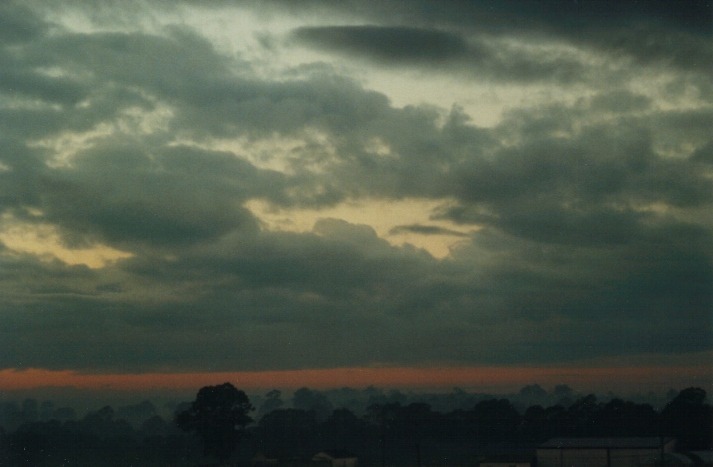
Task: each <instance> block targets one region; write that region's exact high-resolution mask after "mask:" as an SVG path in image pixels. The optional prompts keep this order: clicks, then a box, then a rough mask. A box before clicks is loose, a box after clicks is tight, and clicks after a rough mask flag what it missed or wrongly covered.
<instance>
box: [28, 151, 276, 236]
mask: <svg viewBox="0 0 713 467" xmlns="http://www.w3.org/2000/svg"><path fill="white" fill-rule="evenodd" d="M42 183H43V188H44V190H43V192H44V197H43V201H42V204H41V205H40V207H41V208H42V209H43V211H45V216H46V218H47V219H48V220H51V221H53V222H56V223H58V224H59V225H61V226H66V227H67V228H68V229H70V230H72V229H76V230H78V231H87V233H88V234H92V233H95V234H98V236H99V237H100V238H104V239H106V240H108V241H110V242H112V243H114V242H115V243H119V244H121V243H123V242H131V241H141V242H148V243H150V244H154V245H155V246H159V245H171V244H176V243H178V244H181V243H186V242H188V243H190V242H195V241H197V240H201V239H205V238H212V237H216V236H220V235H221V234H224V233H226V232H228V231H230V230H233V229H236V228H240V229H247V230H254V229H256V228H257V224H256V222H255V219H254V218H253V217H252V215H251V214H250V213H249V212H248V211H247V210H246V209H244V208H243V207H242V206H241V203H242V202H243V201H245V200H246V199H248V198H249V197H254V196H261V195H269V193H268V192H267V191H266V190H268V189H269V187H275V186H277V187H279V186H280V185H281V183H282V179H281V177H279V176H277V175H276V174H270V173H269V172H261V171H259V170H257V169H255V168H254V167H253V166H251V165H250V164H248V163H247V162H245V161H243V160H241V159H239V158H238V157H236V156H234V155H232V154H230V153H220V152H209V151H201V150H196V149H191V148H186V147H174V148H163V149H158V150H156V151H152V152H147V151H146V148H145V147H142V146H138V145H131V144H122V143H119V144H114V145H106V146H102V145H100V146H97V147H95V148H93V149H91V150H88V151H85V152H83V153H81V154H80V155H78V156H77V157H76V158H75V159H74V160H73V163H72V166H71V167H70V168H65V169H52V170H50V171H47V172H46V174H45V176H44V177H43V180H42ZM275 189H276V190H279V188H275Z"/></svg>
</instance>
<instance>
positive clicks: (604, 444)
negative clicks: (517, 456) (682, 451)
mask: <svg viewBox="0 0 713 467" xmlns="http://www.w3.org/2000/svg"><path fill="white" fill-rule="evenodd" d="M663 441H664V443H666V444H668V443H670V442H671V441H672V439H671V438H665V439H664V440H663ZM660 446H661V438H658V437H656V436H650V437H635V438H552V439H550V440H548V441H546V442H544V443H542V444H541V445H540V446H539V447H540V449H562V448H569V449H587V448H594V449H636V448H640V449H653V448H658V447H660Z"/></svg>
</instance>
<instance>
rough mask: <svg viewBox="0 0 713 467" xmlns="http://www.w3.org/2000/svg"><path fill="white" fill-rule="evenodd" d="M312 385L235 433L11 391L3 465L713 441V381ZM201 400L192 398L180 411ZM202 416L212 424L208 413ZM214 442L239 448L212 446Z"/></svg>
mask: <svg viewBox="0 0 713 467" xmlns="http://www.w3.org/2000/svg"><path fill="white" fill-rule="evenodd" d="M301 391H303V392H302V394H301V396H300V397H302V399H300V400H295V399H293V403H292V407H290V408H285V407H284V406H283V404H282V402H281V400H279V392H275V391H273V392H271V393H268V397H267V398H266V399H264V401H263V404H262V406H261V407H260V410H258V411H253V410H251V411H250V413H249V416H248V417H247V418H246V419H245V420H243V421H244V424H243V425H244V426H239V427H233V428H235V430H236V431H234V432H233V431H231V432H230V433H232V434H230V435H229V436H228V435H225V433H223V434H221V433H220V432H219V430H212V431H211V426H208V427H207V428H206V426H203V429H204V431H201V429H198V430H196V429H190V430H189V431H184V430H181V429H180V428H179V425H180V423H178V424H177V423H176V421H177V419H178V418H177V417H176V416H175V415H172V414H171V413H168V414H163V415H162V414H160V413H159V412H160V410H158V409H157V408H156V407H155V406H153V405H152V403H150V402H143V403H141V404H137V405H134V406H130V407H123V408H120V409H118V410H115V409H113V408H112V407H110V406H106V407H103V408H101V409H99V410H96V411H91V412H89V413H87V414H86V415H84V416H82V417H77V416H76V415H75V414H74V413H73V411H72V410H71V409H68V408H54V407H52V406H51V404H48V403H44V404H41V405H38V404H37V403H36V402H34V401H25V402H24V403H22V404H16V403H12V402H6V403H4V404H3V405H2V406H1V409H2V412H0V416H2V418H0V423H2V428H0V466H37V467H44V466H100V465H101V466H168V465H170V466H195V465H219V464H218V463H217V462H218V457H223V461H224V463H223V464H221V465H251V464H253V465H254V463H255V460H256V459H257V458H258V457H260V456H262V457H263V458H268V459H280V460H281V464H280V465H308V464H307V460H309V459H311V458H312V456H314V454H315V453H318V452H320V451H324V450H328V449H339V450H340V451H341V452H351V453H354V455H355V456H357V457H358V459H359V461H358V462H359V465H360V466H371V465H373V466H381V465H390V466H415V465H423V466H426V465H438V466H457V465H464V466H468V465H478V462H479V460H480V459H482V458H483V457H487V456H497V455H502V454H508V455H510V456H517V457H527V456H530V455H532V453H534V450H535V448H536V446H538V445H539V444H541V443H543V442H544V441H546V440H548V439H550V438H553V437H625V436H637V437H639V436H649V437H650V436H659V437H673V438H676V439H677V441H678V449H680V450H688V451H692V450H706V449H711V448H713V442H712V441H713V408H712V407H711V405H710V404H709V403H708V401H707V398H706V392H705V390H703V389H701V388H688V389H685V390H683V391H680V392H679V393H678V394H677V395H676V396H675V397H673V398H672V399H671V400H669V401H668V402H667V403H666V404H665V405H664V406H662V407H661V408H654V407H653V406H652V405H650V404H647V403H638V402H631V401H626V400H623V399H620V398H612V399H610V400H608V401H606V402H601V401H599V400H598V399H597V397H596V396H594V395H586V396H581V397H578V398H576V399H575V400H571V401H567V400H562V401H560V402H559V403H555V404H552V405H541V404H533V405H530V406H527V407H524V408H523V407H516V406H515V405H513V403H511V401H510V400H508V399H506V398H497V397H492V398H484V399H482V400H479V401H477V402H475V403H473V404H472V405H471V406H468V407H465V408H456V409H452V410H447V411H445V410H440V409H437V408H434V407H433V406H432V405H431V404H429V403H427V402H408V401H404V400H390V399H389V398H381V399H378V398H377V399H375V400H373V401H372V402H373V403H371V404H369V405H367V406H366V407H364V408H363V410H357V411H355V410H350V409H349V408H334V407H333V406H332V405H331V404H330V402H329V401H328V400H327V399H326V398H325V397H323V396H322V395H321V394H320V393H318V392H316V391H309V390H301ZM305 391H307V392H305ZM392 399H393V398H392ZM194 404H195V403H194ZM248 406H249V407H250V408H251V409H252V407H251V406H250V405H249V404H248V405H247V406H245V407H248ZM191 407H192V406H191V405H190V404H189V403H186V404H181V405H179V406H177V407H175V408H174V412H175V413H181V411H184V412H185V411H188V410H190V408H191ZM211 410H212V409H211ZM196 416H197V417H198V419H197V420H198V422H197V423H198V424H199V425H200V423H202V422H201V420H200V417H201V416H203V415H200V414H198V415H196ZM253 418H255V419H257V421H252V419H253ZM211 420H216V419H215V418H212V419H211ZM194 421H195V420H194ZM211 423H217V422H211ZM184 425H185V424H184ZM203 425H205V423H204V424H203ZM209 425H210V424H209ZM186 426H187V425H185V426H182V427H183V428H184V429H186ZM192 426H193V428H195V427H196V426H198V425H192ZM205 430H207V431H205ZM229 430H230V429H229ZM206 433H208V434H206ZM211 437H213V441H211V439H210V438H211ZM207 442H208V443H210V442H213V444H214V447H215V446H217V447H218V448H220V447H221V446H223V448H224V447H225V445H229V446H228V450H227V451H222V453H223V455H222V456H216V452H221V451H220V450H217V451H216V450H212V451H210V455H204V448H205V446H206V443H207ZM232 446H235V449H234V450H233V449H232ZM290 459H291V460H290ZM273 465H274V464H273Z"/></svg>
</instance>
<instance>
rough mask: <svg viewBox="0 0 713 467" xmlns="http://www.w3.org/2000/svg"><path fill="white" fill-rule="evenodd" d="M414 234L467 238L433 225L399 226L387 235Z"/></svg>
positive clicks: (455, 231)
mask: <svg viewBox="0 0 713 467" xmlns="http://www.w3.org/2000/svg"><path fill="white" fill-rule="evenodd" d="M401 233H415V234H420V235H453V236H456V237H467V236H468V234H466V233H463V232H459V231H457V230H452V229H446V228H443V227H438V226H435V225H423V224H410V225H399V226H396V227H394V228H393V229H391V230H390V231H389V234H392V235H393V234H401Z"/></svg>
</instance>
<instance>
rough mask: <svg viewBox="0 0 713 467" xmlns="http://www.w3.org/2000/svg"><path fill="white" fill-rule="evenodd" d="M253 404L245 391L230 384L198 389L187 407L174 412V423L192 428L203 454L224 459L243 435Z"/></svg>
mask: <svg viewBox="0 0 713 467" xmlns="http://www.w3.org/2000/svg"><path fill="white" fill-rule="evenodd" d="M253 409H254V408H253V406H252V405H251V404H250V400H249V399H248V396H247V395H245V393H244V392H243V391H241V390H239V389H236V388H235V386H233V385H232V384H230V383H223V384H221V385H218V386H206V387H203V388H201V389H200V390H199V391H198V394H197V395H196V400H195V401H194V402H193V403H192V404H191V407H190V408H189V409H187V410H184V411H182V412H179V413H177V414H176V419H175V421H176V424H177V425H178V427H179V428H181V429H182V430H184V431H194V432H196V433H197V434H198V436H199V437H200V438H201V440H202V441H203V449H204V453H205V454H206V455H208V456H215V457H217V458H218V460H219V461H221V462H224V461H226V460H227V459H229V458H230V456H231V455H232V454H233V452H234V451H235V448H236V447H237V445H238V442H240V440H241V439H242V438H243V437H244V436H245V434H246V430H245V427H246V425H248V424H249V423H250V422H252V418H251V417H250V416H249V415H248V413H250V411H251V410H253Z"/></svg>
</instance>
